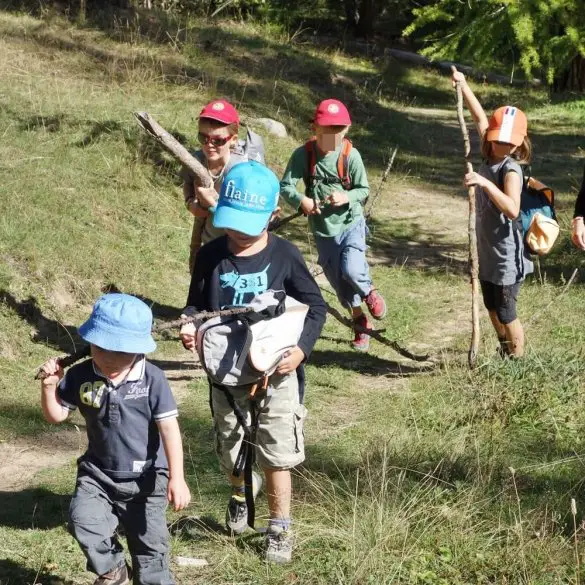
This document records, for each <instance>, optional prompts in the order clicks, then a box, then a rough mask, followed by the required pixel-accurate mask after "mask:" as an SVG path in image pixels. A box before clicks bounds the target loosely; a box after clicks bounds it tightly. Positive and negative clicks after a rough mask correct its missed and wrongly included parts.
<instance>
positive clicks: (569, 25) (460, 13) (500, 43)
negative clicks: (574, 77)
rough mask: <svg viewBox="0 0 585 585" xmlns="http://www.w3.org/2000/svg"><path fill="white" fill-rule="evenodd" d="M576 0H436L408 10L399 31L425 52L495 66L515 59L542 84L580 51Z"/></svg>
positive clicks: (584, 27)
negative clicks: (410, 14) (406, 20)
mask: <svg viewBox="0 0 585 585" xmlns="http://www.w3.org/2000/svg"><path fill="white" fill-rule="evenodd" d="M583 9H584V3H583V1H582V0H552V1H550V0H469V2H460V1H459V0H439V1H438V2H435V3H433V4H431V5H428V6H423V7H420V8H416V9H414V10H413V15H414V20H413V22H412V23H411V24H410V25H408V26H407V27H406V28H405V30H404V33H403V34H404V35H405V36H410V37H412V38H416V39H419V40H421V41H423V42H424V43H425V48H424V51H423V52H424V53H425V54H426V55H427V56H429V57H431V58H447V59H469V60H471V61H472V62H473V63H474V64H475V65H480V66H486V67H491V68H497V67H498V65H500V64H501V63H511V64H512V66H511V67H512V71H513V69H514V64H515V62H516V61H518V62H519V64H520V66H521V68H522V70H523V72H524V74H525V75H526V76H527V77H528V78H532V77H534V76H537V75H543V76H544V77H545V79H546V81H547V83H548V84H552V83H553V81H554V80H555V78H556V77H557V76H558V75H559V74H560V73H562V72H563V71H565V70H566V69H567V68H568V67H569V65H570V64H571V61H572V60H573V59H574V58H575V57H576V56H577V55H585V48H584V47H585V45H584V43H585V23H584V21H583V18H582V15H583Z"/></svg>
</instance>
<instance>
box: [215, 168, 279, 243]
mask: <svg viewBox="0 0 585 585" xmlns="http://www.w3.org/2000/svg"><path fill="white" fill-rule="evenodd" d="M279 192H280V183H279V182H278V178H277V177H276V175H275V174H274V173H273V172H272V171H271V170H270V169H269V168H268V167H266V166H264V165H263V164H261V163H258V162H255V161H250V162H244V163H240V164H238V165H235V166H234V167H232V168H231V170H230V171H229V173H228V174H227V175H226V176H225V178H224V181H223V185H222V187H221V193H220V195H219V201H218V203H217V206H216V208H215V210H214V211H215V213H214V215H213V225H214V227H216V228H228V229H231V230H236V231H238V232H242V233H244V234H247V235H249V236H259V235H260V234H261V233H262V232H263V231H264V230H265V229H266V227H267V225H268V221H269V219H270V217H271V215H272V212H273V211H274V210H275V209H276V207H277V206H278V194H279Z"/></svg>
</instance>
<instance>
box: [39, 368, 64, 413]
mask: <svg viewBox="0 0 585 585" xmlns="http://www.w3.org/2000/svg"><path fill="white" fill-rule="evenodd" d="M41 371H42V372H43V373H44V374H45V377H44V378H43V379H42V380H41V407H42V409H43V416H44V417H45V420H46V421H47V422H49V423H51V424H59V423H62V422H63V421H64V420H65V419H66V418H67V417H68V416H69V410H68V409H66V408H64V407H63V405H62V404H61V401H60V400H59V397H58V396H57V385H58V384H59V382H60V380H61V378H62V377H63V368H61V366H60V365H59V363H58V361H57V360H56V359H55V358H52V359H50V360H48V361H47V362H45V363H44V364H43V366H42V367H41Z"/></svg>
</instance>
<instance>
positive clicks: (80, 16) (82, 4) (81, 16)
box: [77, 0, 87, 24]
mask: <svg viewBox="0 0 585 585" xmlns="http://www.w3.org/2000/svg"><path fill="white" fill-rule="evenodd" d="M86 20H87V3H86V0H79V12H78V13H77V22H78V23H79V24H85V21H86Z"/></svg>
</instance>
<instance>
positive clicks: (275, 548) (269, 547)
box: [266, 524, 293, 564]
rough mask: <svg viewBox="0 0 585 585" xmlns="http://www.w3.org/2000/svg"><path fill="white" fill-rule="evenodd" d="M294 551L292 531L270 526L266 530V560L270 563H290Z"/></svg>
mask: <svg viewBox="0 0 585 585" xmlns="http://www.w3.org/2000/svg"><path fill="white" fill-rule="evenodd" d="M292 549H293V534H292V531H291V530H290V529H289V530H285V529H284V528H282V527H280V526H276V525H274V524H269V526H268V528H267V529H266V560H267V561H268V562H269V563H278V564H283V563H290V561H291V557H292Z"/></svg>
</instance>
